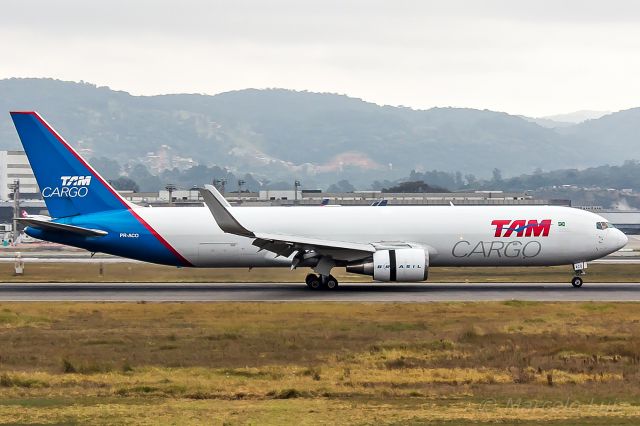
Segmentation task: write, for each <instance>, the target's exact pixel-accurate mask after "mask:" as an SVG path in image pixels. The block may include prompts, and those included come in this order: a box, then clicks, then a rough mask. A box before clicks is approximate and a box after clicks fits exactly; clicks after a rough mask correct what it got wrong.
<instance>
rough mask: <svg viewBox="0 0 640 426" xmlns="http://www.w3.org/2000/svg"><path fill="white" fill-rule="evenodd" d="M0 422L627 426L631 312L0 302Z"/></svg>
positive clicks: (639, 375)
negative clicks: (611, 425) (620, 425)
mask: <svg viewBox="0 0 640 426" xmlns="http://www.w3.org/2000/svg"><path fill="white" fill-rule="evenodd" d="M0 342H1V344H0V422H2V423H30V424H52V423H56V424H60V423H83V424H84V423H95V424H124V423H136V424H159V423H160V424H200V423H213V424H245V423H250V424H344V423H351V424H405V423H410V424H423V423H432V424H451V425H454V424H455V425H457V424H477V423H503V424H504V423H518V424H527V423H533V422H542V423H545V424H552V425H569V424H571V425H583V424H630V425H631V424H638V422H640V405H639V404H640V371H639V370H638V367H639V365H640V304H636V303H616V304H612V303H532V302H519V301H510V302H502V303H500V302H495V303H494V302H491V303H430V304H406V303H405V304H392V303H375V304H366V303H322V304H321V303H304V304H295V303H185V304H179V303H165V304H150V303H147V304H144V303H137V304H136V303H129V304H127V303H2V304H0Z"/></svg>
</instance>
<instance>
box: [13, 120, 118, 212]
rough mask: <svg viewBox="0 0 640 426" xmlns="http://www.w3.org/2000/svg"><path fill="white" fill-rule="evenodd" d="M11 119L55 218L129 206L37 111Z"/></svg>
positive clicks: (48, 207) (43, 195)
mask: <svg viewBox="0 0 640 426" xmlns="http://www.w3.org/2000/svg"><path fill="white" fill-rule="evenodd" d="M11 118H12V119H13V123H14V125H15V126H16V130H17V131H18V135H19V136H20V140H21V142H22V146H23V147H24V150H25V152H26V154H27V157H28V158H29V163H30V164H31V168H32V169H33V174H34V175H35V177H36V181H37V182H38V186H39V187H40V192H41V194H42V197H43V198H44V201H45V203H46V205H47V209H48V210H49V214H50V215H51V216H52V217H56V218H60V217H68V216H75V215H81V214H89V213H96V212H101V211H106V210H119V209H129V208H130V205H129V204H128V203H127V201H126V200H124V199H123V198H122V197H121V196H120V194H118V193H117V192H116V190H115V189H113V187H112V186H111V185H109V183H107V181H106V180H105V179H104V178H102V176H100V175H99V174H98V173H97V172H96V171H95V170H94V169H93V168H92V167H91V166H90V165H89V164H88V163H87V162H86V161H85V160H84V159H83V158H82V157H81V156H80V154H78V153H77V152H76V151H75V150H74V149H73V148H72V147H71V146H70V145H69V144H68V143H67V142H66V141H65V140H64V139H63V138H62V137H61V136H60V135H59V134H58V133H57V132H56V131H55V130H53V128H52V127H51V126H50V125H49V124H47V122H46V121H44V119H43V118H42V117H40V115H39V114H38V113H37V112H12V113H11Z"/></svg>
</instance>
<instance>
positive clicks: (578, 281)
mask: <svg viewBox="0 0 640 426" xmlns="http://www.w3.org/2000/svg"><path fill="white" fill-rule="evenodd" d="M585 269H587V262H578V263H574V264H573V272H574V273H575V274H576V276H575V277H573V279H572V280H571V285H572V286H574V287H575V288H578V287H582V283H583V280H582V278H580V275H584V274H585V273H586V272H585Z"/></svg>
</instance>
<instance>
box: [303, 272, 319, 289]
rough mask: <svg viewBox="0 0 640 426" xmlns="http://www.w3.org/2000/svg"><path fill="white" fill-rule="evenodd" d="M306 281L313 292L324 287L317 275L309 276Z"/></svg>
mask: <svg viewBox="0 0 640 426" xmlns="http://www.w3.org/2000/svg"><path fill="white" fill-rule="evenodd" d="M304 281H305V282H306V283H307V287H309V288H310V289H312V290H318V289H319V288H320V287H322V281H321V280H320V277H319V276H317V275H316V274H309V275H307V278H305V280H304Z"/></svg>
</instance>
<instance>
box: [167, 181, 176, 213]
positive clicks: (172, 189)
mask: <svg viewBox="0 0 640 426" xmlns="http://www.w3.org/2000/svg"><path fill="white" fill-rule="evenodd" d="M164 189H166V190H167V191H169V207H172V206H173V191H175V189H176V186H175V185H174V184H172V183H168V184H167V185H166V186H165V187H164Z"/></svg>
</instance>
